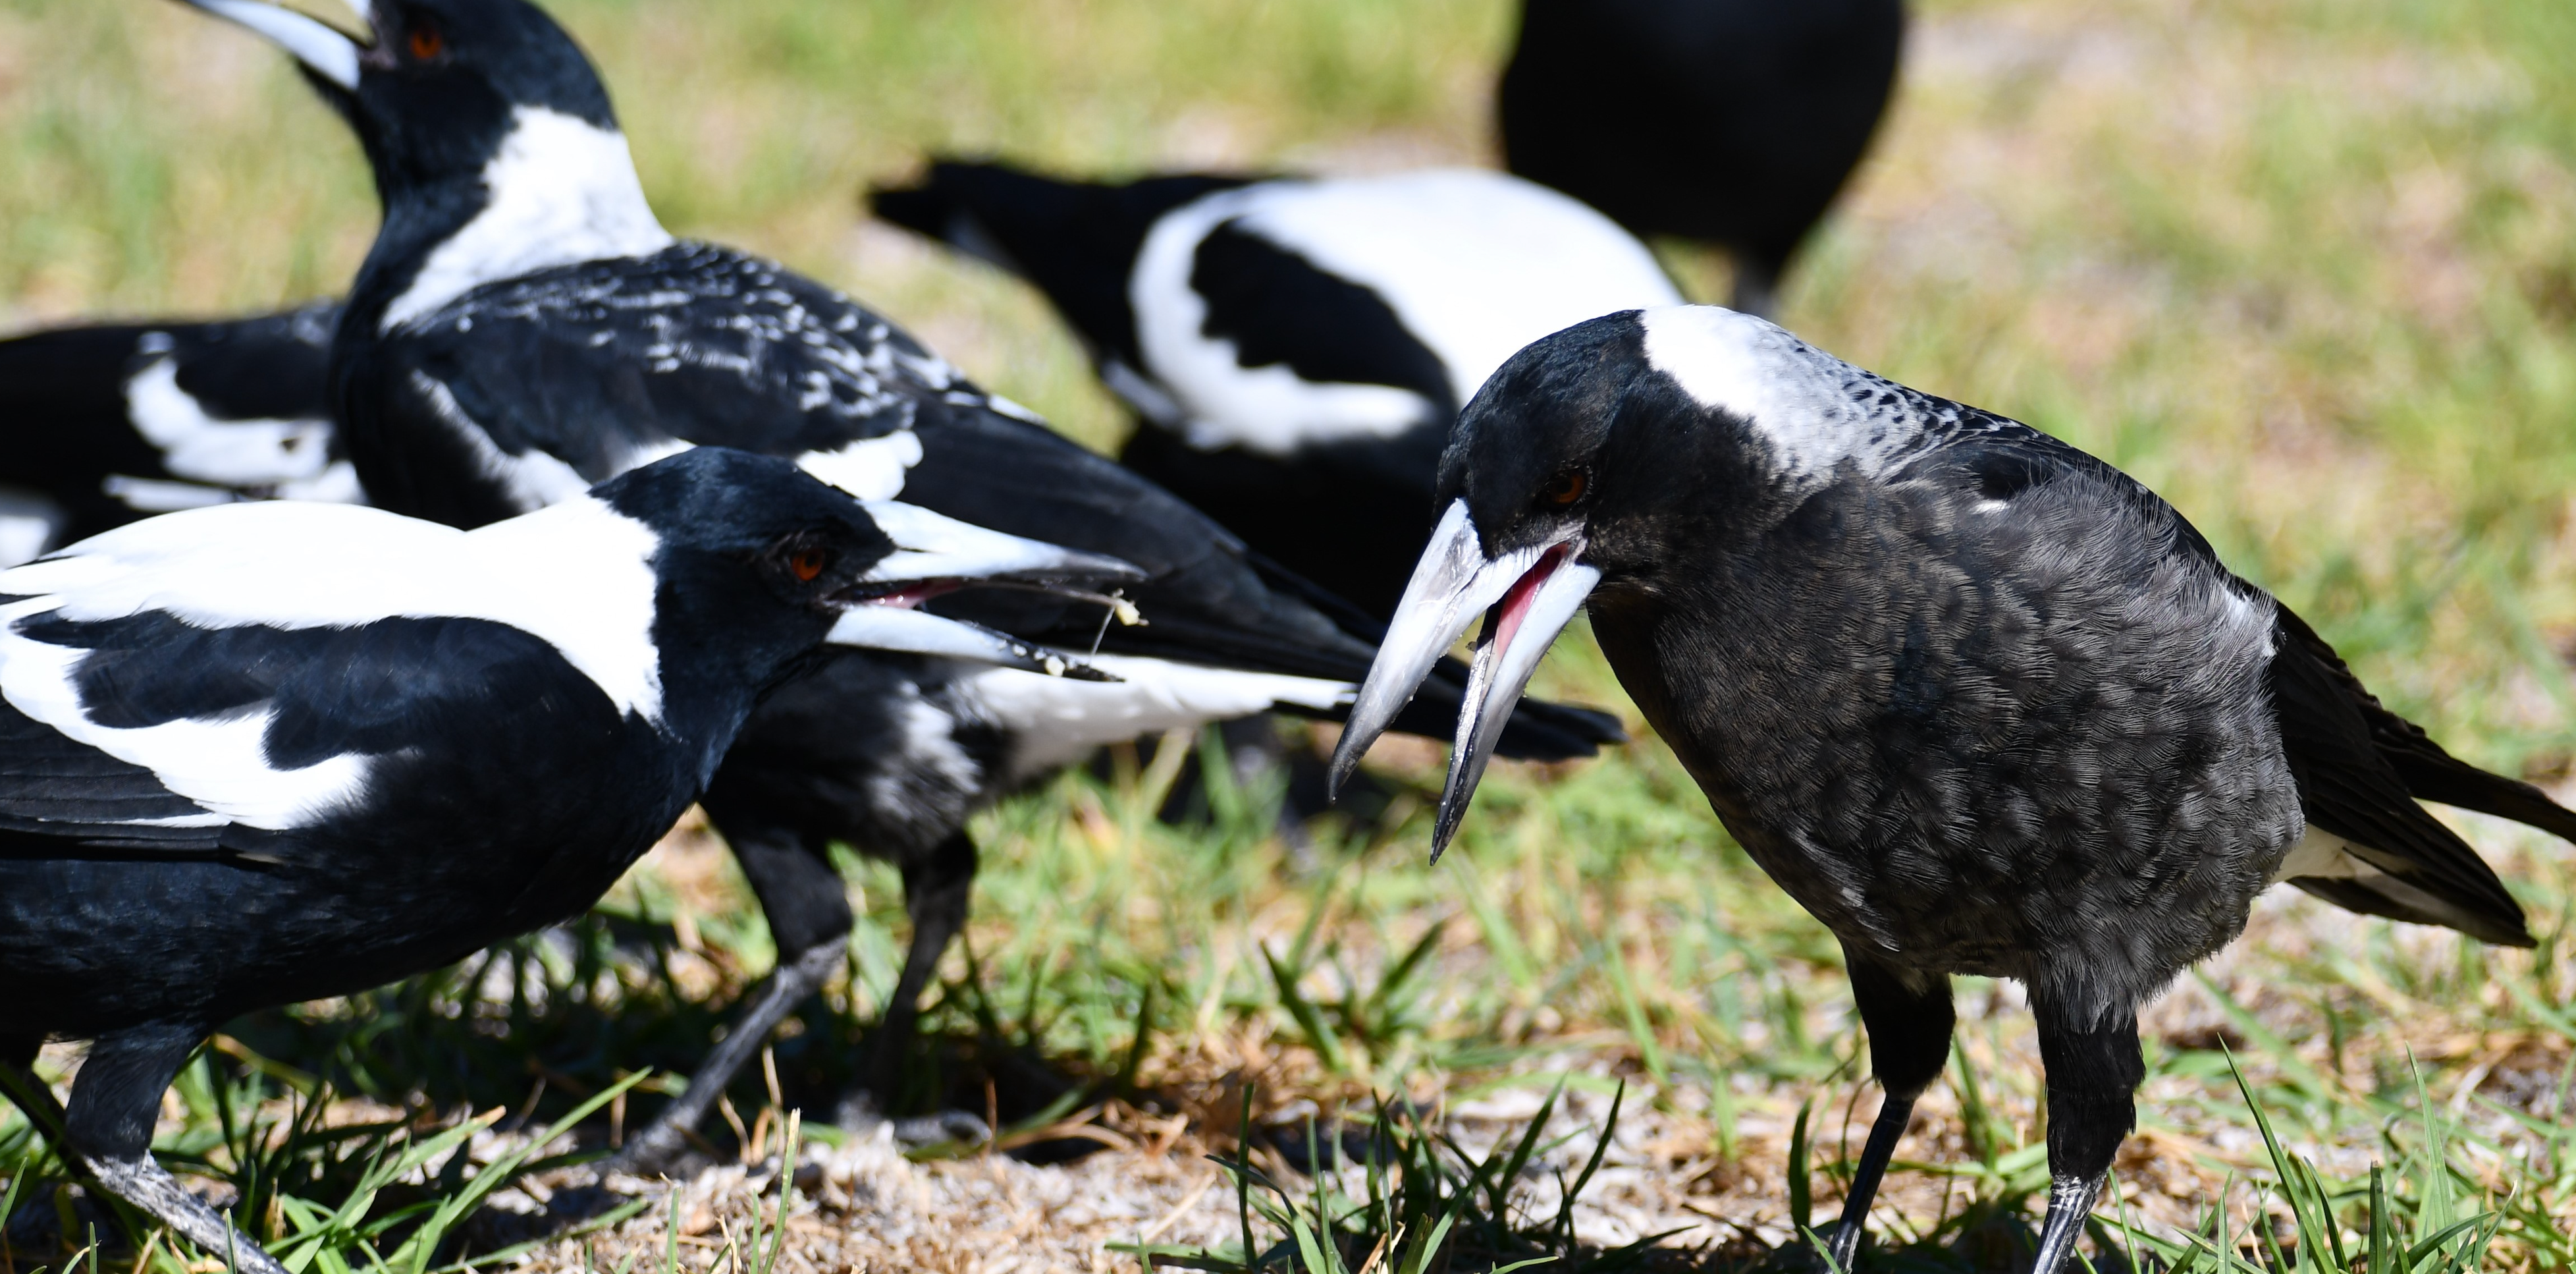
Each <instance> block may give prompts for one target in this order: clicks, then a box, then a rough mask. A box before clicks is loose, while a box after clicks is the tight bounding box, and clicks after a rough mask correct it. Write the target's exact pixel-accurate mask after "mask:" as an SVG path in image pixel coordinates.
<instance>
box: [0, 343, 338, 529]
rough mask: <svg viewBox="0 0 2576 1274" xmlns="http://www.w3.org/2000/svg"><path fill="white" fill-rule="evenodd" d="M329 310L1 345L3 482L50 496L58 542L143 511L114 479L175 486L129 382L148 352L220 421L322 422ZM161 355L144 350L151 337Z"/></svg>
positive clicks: (0, 458)
mask: <svg viewBox="0 0 2576 1274" xmlns="http://www.w3.org/2000/svg"><path fill="white" fill-rule="evenodd" d="M336 313H337V311H336V309H335V307H333V306H331V305H329V304H319V305H310V306H306V307H304V308H302V309H296V310H288V311H284V312H282V313H276V314H262V315H256V316H253V317H250V318H243V319H227V320H222V321H217V322H207V323H119V324H99V325H94V326H80V327H63V328H53V329H50V330H46V331H40V332H31V333H28V334H26V335H24V336H18V337H13V338H11V339H9V340H5V341H0V430H5V433H0V438H5V440H6V444H7V445H6V446H0V483H6V484H8V485H10V486H17V487H25V488H30V489H33V490H37V491H42V492H44V493H45V494H46V495H47V496H49V497H50V498H52V499H53V500H54V501H55V502H57V503H59V504H60V505H62V506H63V509H64V511H65V513H66V514H67V518H66V522H65V525H64V526H63V528H62V530H61V535H60V539H61V540H63V541H73V540H81V539H86V538H88V537H90V536H92V535H96V534H98V533H99V532H101V531H105V530H108V529H110V528H113V527H118V526H122V525H124V524H125V523H128V522H131V521H133V520H135V519H136V518H139V517H142V516H143V514H142V513H141V512H140V511H139V510H136V509H134V508H133V507H131V506H129V505H127V504H125V503H124V502H123V501H120V500H118V499H116V498H114V497H112V496H110V495H108V494H107V492H106V489H105V486H104V483H105V480H106V478H107V477H108V476H109V475H110V474H125V475H130V476H133V477H138V478H161V479H167V478H170V477H172V476H173V475H172V474H171V473H170V472H169V470H168V468H167V467H166V466H165V465H164V464H163V461H162V455H161V451H160V449H159V448H157V447H155V446H153V445H152V444H151V443H150V442H148V441H146V440H145V439H144V437H143V436H142V435H141V434H139V433H137V432H136V431H135V428H134V425H133V421H132V419H131V417H130V415H129V405H128V404H127V402H126V397H125V386H126V381H127V380H128V379H129V378H130V377H132V376H133V375H134V373H135V372H137V371H139V370H141V369H142V367H143V366H144V365H145V360H146V359H147V358H149V357H154V356H158V357H167V358H169V359H170V360H172V361H173V362H175V363H176V364H177V369H176V370H177V374H178V382H179V388H180V389H182V390H184V391H186V392H187V393H188V394H189V396H191V397H193V398H195V399H196V400H197V402H198V403H199V405H200V406H202V407H203V408H204V409H205V410H206V411H207V413H208V414H209V415H212V416H214V417H216V418H218V419H224V420H249V419H263V418H265V419H297V420H309V419H318V418H322V417H325V416H328V415H329V414H330V412H329V409H328V405H327V403H328V399H327V395H326V393H325V385H326V377H325V371H326V367H327V359H328V356H329V351H330V339H331V325H332V323H333V321H334V318H335V316H336ZM147 341H149V342H150V343H151V345H152V346H153V347H154V352H149V353H148V352H147V351H146V348H145V346H146V342H147Z"/></svg>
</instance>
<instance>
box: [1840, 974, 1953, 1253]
mask: <svg viewBox="0 0 2576 1274" xmlns="http://www.w3.org/2000/svg"><path fill="white" fill-rule="evenodd" d="M1843 961H1844V963H1845V964H1846V965H1847V966H1849V968H1850V970H1851V984H1852V996H1853V998H1854V999H1855V1000H1857V1001H1858V1002H1859V1004H1860V1020H1861V1024H1862V1025H1863V1026H1865V1027H1867V1028H1868V1029H1869V1065H1870V1070H1871V1072H1872V1073H1874V1074H1875V1075H1876V1076H1877V1077H1878V1083H1879V1087H1881V1088H1883V1089H1885V1090H1886V1092H1887V1097H1886V1100H1885V1102H1884V1103H1882V1104H1881V1105H1880V1106H1879V1108H1878V1118H1877V1119H1876V1120H1874V1121H1872V1122H1871V1124H1870V1126H1869V1141H1868V1143H1867V1144H1865V1145H1863V1146H1862V1147H1861V1152H1860V1163H1859V1164H1858V1165H1856V1166H1855V1167H1854V1169H1853V1171H1852V1184H1851V1193H1850V1194H1848V1195H1847V1196H1845V1197H1844V1199H1843V1219H1842V1222H1841V1223H1840V1224H1839V1225H1837V1226H1835V1227H1834V1236H1833V1239H1832V1241H1831V1243H1830V1244H1829V1245H1828V1249H1829V1250H1830V1251H1831V1252H1832V1253H1833V1257H1834V1263H1835V1264H1837V1265H1840V1266H1841V1267H1842V1268H1843V1269H1845V1270H1849V1269H1850V1268H1852V1262H1853V1261H1855V1260H1857V1259H1859V1256H1860V1241H1861V1236H1862V1233H1863V1231H1864V1230H1865V1229H1866V1228H1867V1226H1868V1223H1869V1203H1870V1200H1871V1199H1873V1198H1875V1197H1877V1195H1878V1183H1879V1179H1880V1178H1882V1177H1884V1176H1885V1175H1887V1161H1888V1160H1889V1159H1890V1158H1892V1157H1894V1155H1895V1154H1896V1143H1897V1141H1898V1140H1899V1139H1901V1138H1903V1137H1904V1136H1905V1126H1906V1125H1907V1124H1908V1123H1910V1122H1912V1120H1913V1118H1914V1102H1915V1099H1916V1098H1919V1097H1921V1096H1922V1095H1923V1090H1924V1089H1926V1088H1929V1087H1931V1085H1932V1081H1933V1080H1935V1079H1938V1078H1940V1075H1941V1065H1942V1063H1943V1062H1946V1061H1948V1060H1949V1057H1950V1028H1951V1026H1952V1025H1953V1024H1954V1021H1955V1018H1954V1015H1953V1014H1952V1012H1951V1009H1950V979H1949V978H1948V976H1946V975H1944V974H1938V973H1918V972H1914V971H1911V970H1906V969H1898V968H1895V967H1892V966H1890V965H1888V964H1885V963H1883V962H1881V961H1879V960H1878V959H1876V958H1875V957H1872V956H1870V955H1868V954H1866V953H1864V952H1861V951H1858V950H1855V949H1854V948H1853V947H1852V945H1851V944H1850V943H1844V944H1843Z"/></svg>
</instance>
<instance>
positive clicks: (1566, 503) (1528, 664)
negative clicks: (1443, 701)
mask: <svg viewBox="0 0 2576 1274" xmlns="http://www.w3.org/2000/svg"><path fill="white" fill-rule="evenodd" d="M1809 356H1812V358H1815V359H1822V358H1823V356H1821V355H1815V354H1814V352H1813V351H1811V350H1808V349H1807V348H1806V347H1805V346H1804V345H1801V344H1799V343H1798V341H1797V339H1796V338H1795V337H1792V336H1790V335H1789V334H1788V333H1786V332H1783V331H1781V330H1780V329H1779V328H1777V327H1774V326H1772V325H1771V324H1769V323H1766V322H1763V321H1762V320H1760V319H1757V318H1752V317H1750V316H1747V315H1741V314H1736V313H1734V312H1732V311H1728V310H1722V309H1717V308H1715V307H1710V306H1675V307H1672V308H1669V309H1661V310H1644V311H1628V312H1625V313H1620V314H1612V315H1607V316H1604V317H1602V318H1597V319H1593V320H1590V321H1588V322H1584V323H1579V324H1576V325H1575V326H1573V327H1570V328H1567V329H1566V330H1564V331H1561V332H1558V333H1556V334H1554V335H1552V336H1548V337H1545V338H1543V339H1541V340H1539V341H1537V342H1535V343H1533V344H1531V345H1530V346H1528V347H1527V348H1524V349H1522V350H1521V351H1520V352H1519V353H1517V354H1515V355H1513V356H1512V357H1511V359H1510V360H1508V361H1507V362H1505V363H1504V364H1503V366H1502V367H1501V368H1500V369H1499V370H1497V371H1496V372H1495V373H1494V374H1493V376H1492V377H1491V378H1490V379H1488V380H1487V381H1486V382H1485V384H1484V387H1483V388H1482V389H1480V390H1478V391H1477V393H1476V396H1475V398H1474V399H1473V400H1472V401H1470V402H1469V403H1468V404H1467V408H1466V410H1465V411H1464V412H1462V413H1460V415H1459V417H1458V423H1457V426H1456V428H1455V429H1453V430H1452V431H1451V433H1450V438H1449V446H1448V450H1447V451H1446V452H1445V453H1444V454H1443V455H1442V457H1441V461H1440V478H1439V486H1438V502H1439V503H1438V507H1439V509H1440V511H1441V512H1440V520H1439V524H1438V527H1437V529H1435V530H1434V531H1433V532H1432V536H1431V543H1430V545H1429V546H1428V547H1426V548H1425V549H1424V551H1423V555H1422V559H1421V561H1420V562H1419V563H1418V564H1417V565H1416V566H1415V568H1414V572H1413V578H1412V581H1411V582H1410V583H1409V584H1408V585H1407V586H1406V588H1405V592H1404V599H1403V600H1402V601H1401V602H1399V603H1398V604H1397V608H1396V613H1395V616H1394V619H1393V621H1392V622H1391V623H1390V624H1389V625H1388V628H1387V634H1386V639H1385V640H1384V641H1383V642H1381V643H1380V644H1379V646H1378V654H1377V661H1376V663H1375V664H1374V665H1373V666H1372V667H1371V668H1370V670H1369V676H1368V680H1367V682H1366V683H1365V684H1364V685H1362V687H1361V688H1360V693H1359V697H1358V699H1357V701H1356V702H1355V703H1354V705H1353V706H1352V709H1351V714H1350V721H1349V724H1348V725H1347V726H1346V727H1345V728H1344V730H1343V733H1342V738H1341V743H1340V746H1339V747H1338V748H1337V749H1336V750H1335V752H1334V755H1333V770H1332V776H1333V782H1334V783H1335V784H1336V785H1338V784H1339V782H1340V781H1341V780H1342V779H1343V778H1344V777H1346V776H1348V774H1349V773H1350V771H1351V770H1352V769H1353V768H1354V767H1356V766H1357V765H1358V763H1359V758H1360V756H1361V754H1362V753H1364V752H1366V751H1367V750H1368V746H1369V745H1370V744H1371V743H1372V742H1374V741H1375V740H1376V738H1377V736H1378V734H1379V733H1381V732H1382V731H1383V730H1384V729H1385V728H1386V726H1387V723H1388V722H1390V721H1392V720H1393V719H1394V717H1395V714H1396V713H1397V711H1399V710H1400V709H1402V708H1403V707H1404V705H1405V704H1406V702H1408V701H1409V700H1410V699H1411V698H1412V697H1413V693H1414V691H1415V690H1416V689H1417V688H1419V687H1420V686H1421V684H1422V681H1423V679H1424V678H1425V677H1426V676H1428V675H1429V674H1430V671H1431V669H1432V667H1433V665H1434V664H1436V663H1437V662H1438V661H1439V658H1440V656H1441V655H1442V654H1443V653H1445V652H1446V651H1447V650H1448V649H1449V647H1450V645H1451V644H1452V643H1454V642H1456V641H1457V640H1458V638H1459V637H1460V636H1461V635H1463V634H1464V633H1465V632H1466V631H1467V629H1468V627H1469V626H1470V625H1472V624H1474V623H1475V622H1476V619H1477V617H1478V616H1479V615H1482V616H1484V618H1485V625H1484V631H1483V633H1482V634H1481V635H1480V636H1479V637H1478V638H1477V642H1476V657H1475V664H1474V669H1473V672H1472V675H1471V679H1470V681H1469V684H1468V688H1467V703H1466V707H1465V710H1464V711H1463V712H1461V713H1460V715H1459V719H1458V737H1457V743H1456V747H1455V749H1454V750H1453V751H1452V752H1451V754H1450V758H1449V778H1448V783H1447V785H1446V790H1445V791H1444V792H1443V794H1442V798H1441V808H1440V816H1439V820H1438V822H1437V824H1436V825H1435V831H1434V833H1433V849H1432V854H1433V857H1434V858H1435V859H1436V858H1437V857H1438V856H1439V853H1440V851H1441V850H1442V849H1444V848H1446V847H1447V845H1448V842H1449V839H1450V837H1451V836H1452V835H1453V834H1454V833H1455V832H1456V830H1457V825H1458V820H1459V818H1460V817H1461V816H1463V815H1464V814H1465V812H1466V807H1467V801H1468V798H1469V797H1470V796H1471V795H1473V794H1474V792H1475V788H1476V782H1477V780H1478V779H1479V778H1481V777H1482V776H1483V774H1484V769H1485V762H1486V759H1487V756H1488V755H1489V753H1490V750H1491V749H1492V746H1493V743H1494V740H1495V739H1496V738H1497V737H1499V736H1500V734H1501V733H1502V728H1503V724H1504V722H1505V721H1506V720H1508V719H1509V718H1510V716H1511V710H1512V706H1513V705H1514V704H1515V703H1517V702H1518V701H1519V699H1520V696H1521V692H1522V690H1523V689H1524V688H1525V687H1526V686H1527V685H1528V684H1529V679H1530V676H1531V674H1532V673H1533V672H1535V671H1536V670H1537V667H1538V661H1539V658H1540V656H1542V655H1544V654H1545V653H1546V652H1547V648H1548V646H1549V645H1550V644H1551V643H1552V642H1554V641H1555V639H1556V636H1557V634H1559V633H1561V632H1563V631H1564V630H1565V627H1566V626H1567V625H1568V624H1570V623H1572V622H1573V620H1574V616H1575V614H1576V612H1578V611H1579V610H1581V609H1582V608H1583V606H1584V604H1585V602H1586V600H1587V599H1588V598H1591V597H1593V596H1594V594H1595V590H1622V589H1641V590H1653V589H1654V588H1656V587H1657V586H1658V582H1659V580H1660V579H1661V577H1662V575H1663V572H1664V571H1665V569H1666V564H1667V563H1670V562H1673V561H1675V560H1676V558H1677V556H1678V555H1677V554H1676V553H1675V549H1676V548H1677V546H1679V545H1682V544H1687V543H1693V542H1696V541H1697V539H1698V538H1699V537H1700V536H1701V535H1703V534H1704V533H1708V532H1710V531H1713V530H1715V531H1722V530H1723V528H1724V526H1725V525H1726V524H1727V523H1729V522H1730V521H1732V520H1734V518H1735V515H1736V513H1737V512H1738V511H1740V510H1741V509H1743V508H1744V507H1746V506H1747V505H1749V504H1751V503H1757V502H1760V501H1762V500H1764V499H1765V498H1767V497H1768V496H1769V495H1772V494H1776V493H1777V491H1778V490H1779V486H1780V481H1781V479H1782V477H1783V475H1784V474H1787V473H1789V472H1790V468H1784V466H1790V467H1794V465H1796V464H1801V463H1805V462H1806V461H1807V460H1808V459H1811V457H1800V456H1792V455H1790V454H1789V452H1788V450H1786V449H1783V448H1781V447H1776V446H1773V445H1771V443H1770V442H1769V441H1766V439H1765V431H1766V429H1771V428H1774V427H1778V426H1782V425H1784V424H1785V423H1786V422H1792V421H1795V420H1797V419H1800V418H1802V416H1801V413H1802V412H1803V411H1804V404H1801V403H1798V402H1795V401H1774V400H1776V399H1778V398H1779V395H1778V394H1777V393H1776V392H1774V391H1775V389H1776V386H1774V385H1773V383H1772V382H1775V381H1778V380H1780V379H1781V377H1780V376H1779V375H1778V374H1777V372H1778V370H1779V369H1780V368H1782V367H1788V368H1790V369H1793V370H1795V369H1799V368H1803V367H1804V366H1806V365H1807V363H1808V361H1809ZM1824 361H1826V362H1830V361H1831V360H1829V359H1826V360H1824ZM1835 365H1836V366H1839V364H1835ZM1789 379H1791V380H1795V379H1796V377H1794V376H1793V377H1790V378H1789ZM1765 395H1769V396H1770V397H1769V398H1765Z"/></svg>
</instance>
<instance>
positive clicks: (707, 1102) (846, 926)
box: [608, 824, 851, 1175]
mask: <svg viewBox="0 0 2576 1274" xmlns="http://www.w3.org/2000/svg"><path fill="white" fill-rule="evenodd" d="M717 830H718V831H719V832H725V833H726V841H727V843H728V844H730V845H731V846H732V847H733V852H734V858H735V860H736V861H738V862H740V863H741V864H742V872H743V875H744V877H746V878H747V879H749V880H750V881H751V888H752V892H753V893H755V894H757V895H759V897H760V909H761V911H762V913H763V914H765V915H766V916H767V917H768V918H769V932H770V934H771V936H772V937H773V938H774V939H775V940H776V941H777V944H778V968H777V970H776V971H774V972H772V973H771V974H770V975H769V981H768V982H766V983H765V984H763V985H762V987H761V989H760V992H759V994H757V995H755V996H753V997H752V1000H751V1004H750V1006H749V1007H747V1008H745V1009H744V1010H743V1011H742V1012H741V1013H739V1014H737V1015H736V1016H735V1018H734V1020H733V1025H732V1026H731V1027H730V1028H728V1029H727V1030H726V1032H725V1037H724V1040H723V1042H721V1043H719V1044H717V1045H716V1046H715V1049H714V1050H713V1051H712V1052H710V1053H708V1054H707V1059H706V1061H705V1062H703V1063H701V1064H700V1065H699V1066H698V1069H697V1072H696V1073H695V1074H693V1075H691V1076H690V1077H689V1087H688V1091H686V1092H683V1093H681V1094H680V1097H679V1099H678V1100H677V1101H674V1102H672V1103H671V1104H670V1105H669V1106H667V1107H664V1108H663V1110H662V1113H661V1114H659V1115H657V1116H655V1117H654V1119H653V1122H652V1123H651V1124H650V1125H649V1126H647V1127H646V1128H645V1129H644V1130H643V1131H642V1132H641V1133H638V1134H637V1135H636V1136H635V1138H634V1139H633V1140H631V1141H629V1142H627V1143H626V1147H625V1149H623V1150H621V1151H619V1152H618V1154H617V1156H616V1157H615V1158H614V1159H612V1160H610V1161H609V1164H608V1168H609V1170H610V1171H616V1172H630V1173H636V1174H638V1175H641V1174H644V1173H649V1172H652V1171H654V1170H656V1169H659V1168H663V1167H666V1166H668V1165H669V1164H670V1162H671V1161H672V1160H674V1159H676V1158H678V1157H679V1154H680V1150H681V1147H682V1145H683V1144H684V1143H685V1142H686V1140H687V1137H688V1134H689V1132H690V1131H691V1130H693V1129H695V1128H696V1127H697V1126H698V1121H699V1120H701V1119H704V1118H706V1114H707V1111H708V1110H709V1109H711V1108H713V1107H714V1106H715V1104H716V1099H717V1098H718V1097H720V1096H722V1095H723V1093H724V1090H725V1087H726V1086H727V1085H729V1084H731V1083H733V1077H734V1076H736V1075H738V1074H741V1073H742V1068H743V1067H745V1066H747V1065H750V1064H751V1059H752V1058H754V1057H757V1056H759V1055H760V1047H761V1045H763V1044H766V1043H768V1042H769V1035H770V1032H772V1031H774V1030H777V1029H778V1024H779V1023H780V1022H783V1021H785V1020H786V1019H787V1015H788V1014H789V1013H791V1012H794V1011H795V1009H796V1006H797V1005H799V1004H802V1003H804V1002H805V1000H806V998H807V997H809V996H811V995H813V994H814V993H815V992H817V991H820V990H821V989H822V988H823V983H824V982H825V981H827V980H829V979H830V978H831V976H832V970H834V969H837V968H839V967H840V966H841V961H842V959H843V958H844V956H846V954H847V953H848V951H849V947H850V920H851V916H850V900H849V895H848V894H847V893H845V892H844V891H843V889H842V885H841V877H840V873H838V872H835V871H833V870H832V864H831V860H829V859H828V858H826V857H824V855H823V852H822V850H821V847H820V846H814V847H811V848H809V847H808V846H807V845H806V844H805V842H804V841H803V839H802V838H801V837H797V836H795V835H793V834H792V833H779V832H771V833H770V834H768V835H764V836H756V837H755V836H743V837H741V838H739V839H737V838H736V836H735V834H734V833H733V832H731V831H729V830H728V829H726V828H725V827H723V826H722V825H721V824H719V825H718V827H717Z"/></svg>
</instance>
